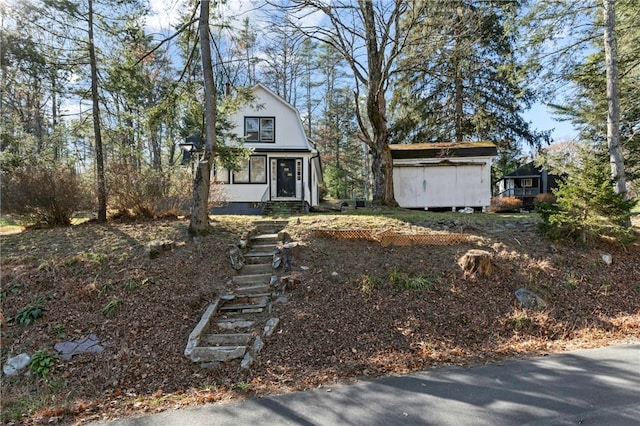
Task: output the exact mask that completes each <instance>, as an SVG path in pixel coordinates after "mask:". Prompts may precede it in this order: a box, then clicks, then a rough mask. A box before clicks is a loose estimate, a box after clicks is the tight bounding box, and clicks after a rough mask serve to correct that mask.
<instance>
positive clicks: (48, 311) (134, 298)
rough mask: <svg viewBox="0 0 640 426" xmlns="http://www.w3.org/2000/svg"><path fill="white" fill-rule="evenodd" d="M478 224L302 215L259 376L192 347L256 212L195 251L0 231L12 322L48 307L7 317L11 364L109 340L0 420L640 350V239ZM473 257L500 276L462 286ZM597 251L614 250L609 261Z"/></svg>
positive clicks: (124, 227) (176, 233) (6, 401)
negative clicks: (400, 237) (153, 254)
mask: <svg viewBox="0 0 640 426" xmlns="http://www.w3.org/2000/svg"><path fill="white" fill-rule="evenodd" d="M477 216H478V218H465V219H464V220H458V219H456V218H455V217H453V216H451V215H442V216H437V215H429V214H426V213H425V214H411V215H408V217H407V219H404V220H398V219H387V218H383V217H380V216H356V215H338V216H329V215H307V216H301V217H300V218H291V219H290V225H289V226H288V227H287V231H288V232H289V234H290V235H291V237H292V239H294V240H296V241H298V242H300V243H302V244H301V245H300V246H299V247H297V248H295V249H294V251H293V259H292V260H293V270H292V271H290V272H287V273H284V272H283V271H281V273H282V275H283V276H284V278H283V279H285V280H286V281H287V283H288V289H289V293H288V294H289V301H288V302H287V303H282V304H277V305H276V306H275V307H274V309H275V312H276V314H277V316H278V317H279V318H280V320H281V323H280V326H279V330H278V332H276V333H275V334H274V335H273V336H272V337H271V338H270V339H268V340H267V342H266V346H265V348H264V349H263V352H262V353H261V355H260V357H259V359H258V362H257V363H255V364H254V365H253V367H252V368H251V369H250V370H249V371H243V370H240V369H239V367H238V365H237V364H231V365H225V366H222V367H219V368H215V369H203V368H201V367H200V366H199V365H197V364H193V363H191V362H190V361H188V360H187V359H186V358H185V357H184V356H183V351H184V345H185V343H186V340H187V336H188V335H189V333H190V331H191V329H192V328H193V327H194V326H195V324H196V323H197V322H198V319H199V317H200V315H201V314H202V312H203V311H204V310H205V309H206V306H207V305H208V304H209V303H210V302H211V301H212V300H213V299H214V298H215V297H216V295H217V294H219V293H221V292H223V291H224V290H225V288H226V287H227V285H228V284H227V283H228V278H229V277H231V276H232V274H234V271H233V270H232V269H231V267H230V265H229V262H228V259H227V258H226V249H227V244H228V243H230V242H235V241H237V240H238V239H239V237H240V235H241V233H242V232H243V231H245V230H247V229H250V228H251V227H252V224H251V222H250V220H251V219H252V218H246V217H221V218H216V220H215V221H214V224H213V226H214V229H215V232H214V233H213V234H212V235H210V236H207V237H204V238H200V239H197V240H195V241H192V240H189V239H188V238H187V237H186V225H187V224H186V223H185V222H183V221H173V222H150V223H137V224H136V223H123V224H109V225H105V226H100V225H95V224H89V225H83V226H79V227H74V228H68V229H54V230H38V231H27V232H24V233H22V234H16V235H10V236H3V237H1V239H0V241H1V243H2V246H1V248H2V258H1V259H2V265H1V266H2V269H1V276H0V279H1V283H2V313H3V315H4V316H5V318H15V317H16V316H17V314H18V313H19V311H20V310H21V309H23V308H24V307H26V306H28V305H30V304H31V305H34V304H40V305H41V306H42V307H43V308H44V314H43V316H42V317H41V318H38V319H35V320H34V322H33V323H32V324H29V325H23V324H19V323H18V321H16V320H13V321H9V323H8V325H7V326H6V327H5V328H3V329H2V357H1V361H2V362H3V363H4V362H5V360H6V359H7V356H9V355H16V354H19V353H21V352H28V353H30V354H32V353H34V352H35V351H37V350H40V349H43V348H45V349H48V350H49V351H50V352H51V353H53V346H54V344H55V343H57V342H60V341H63V340H66V339H76V338H80V337H83V336H86V335H88V334H90V333H95V334H96V335H97V336H98V338H99V339H100V340H101V342H103V343H104V345H105V350H104V351H103V352H101V353H98V354H83V355H77V356H74V357H73V359H72V360H71V361H68V362H64V361H60V360H58V361H56V365H55V368H54V369H53V371H52V372H51V373H50V375H49V380H48V383H44V382H43V381H42V380H39V379H38V378H37V377H34V376H29V375H25V374H20V375H17V376H12V377H3V380H2V405H3V407H2V416H3V421H4V422H9V423H10V422H13V423H37V422H40V421H44V422H49V421H53V422H56V421H57V422H61V423H82V422H84V421H87V420H98V419H106V418H113V417H117V416H122V415H126V414H130V413H134V412H149V411H156V410H163V409H166V408H170V407H181V406H186V405H192V404H198V403H202V402H209V401H223V400H229V399H233V398H242V397H246V396H251V395H255V394H259V393H264V392H283V391H287V390H291V389H303V388H308V387H315V386H319V385H322V384H323V383H326V382H331V381H334V380H350V379H355V378H358V377H361V376H376V375H381V374H388V373H404V372H407V371H411V370H415V369H423V368H428V367H433V366H438V365H445V364H451V363H455V364H469V363H481V362H487V361H491V360H495V359H499V358H502V357H505V356H511V355H517V354H526V355H530V354H536V353H547V352H551V351H557V350H562V349H565V348H574V347H589V346H596V345H603V344H607V343H609V342H613V341H625V340H633V339H639V338H640V246H639V245H638V244H637V243H636V244H635V245H632V246H628V247H621V246H616V245H600V246H598V247H575V246H566V245H562V244H556V243H551V242H549V241H547V240H545V239H543V238H542V237H540V235H539V234H538V233H537V231H536V227H535V221H534V219H531V218H530V217H527V216H524V217H522V218H519V217H517V218H504V219H502V218H501V219H499V220H498V219H491V220H487V219H486V217H487V216H488V215H482V216H485V217H484V218H482V219H480V215H477ZM531 217H533V216H531ZM328 228H342V229H344V228H359V229H367V230H372V231H374V232H379V231H383V230H397V231H403V232H409V231H411V232H419V233H426V232H454V233H464V234H466V235H468V236H469V241H468V242H467V243H464V244H457V245H448V246H447V245H437V246H434V245H420V246H402V247H383V246H382V245H381V244H380V243H378V242H375V241H359V240H334V239H328V238H324V237H318V236H315V235H314V234H313V232H312V230H313V229H328ZM156 239H170V240H173V241H175V243H176V247H175V249H174V250H173V251H171V252H167V253H164V254H161V255H160V257H158V258H156V259H153V260H151V259H149V258H148V256H147V254H146V252H145V247H146V245H147V244H148V242H150V241H152V240H156ZM471 248H481V249H484V250H487V251H489V252H491V253H492V256H493V259H494V266H495V268H494V272H493V274H492V275H491V276H489V277H476V278H472V277H467V278H465V277H464V275H463V273H462V271H461V270H460V267H459V266H458V265H457V263H456V261H457V259H458V258H459V257H460V256H462V255H463V254H464V253H465V252H466V251H467V250H469V249H471ZM603 253H608V254H610V255H611V256H612V259H613V262H612V264H611V265H606V264H605V263H604V262H603V260H602V254H603ZM518 288H527V289H529V290H532V291H535V292H536V293H538V294H539V295H540V296H541V297H543V298H544V299H545V300H546V301H547V302H548V304H549V306H548V307H547V309H545V310H542V311H533V310H524V309H522V308H520V307H519V306H518V304H517V302H516V300H515V298H514V296H513V292H514V291H515V290H516V289H518ZM114 300H115V301H116V302H112V301H114ZM109 303H111V304H112V306H113V305H115V306H116V307H115V308H112V309H113V310H112V311H111V309H107V306H108V305H109Z"/></svg>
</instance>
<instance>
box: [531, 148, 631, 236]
mask: <svg viewBox="0 0 640 426" xmlns="http://www.w3.org/2000/svg"><path fill="white" fill-rule="evenodd" d="M607 158H608V156H607V155H606V153H603V152H597V151H596V150H591V149H586V148H582V150H581V151H580V153H579V157H578V162H576V163H568V164H566V165H565V171H566V175H565V177H564V178H563V179H562V180H561V181H560V183H559V187H558V189H557V190H556V191H555V192H554V195H555V196H556V199H557V201H556V205H555V206H554V207H553V208H551V209H548V208H546V209H545V208H543V209H539V211H540V212H541V213H542V216H543V220H544V221H543V224H542V229H543V231H545V232H546V233H547V235H549V236H550V237H551V238H554V239H565V238H566V239H573V240H576V241H581V242H583V243H587V242H590V241H593V240H595V239H597V238H598V237H600V236H603V235H604V236H609V237H613V238H615V239H617V240H619V241H623V242H626V241H629V240H630V238H632V237H633V232H632V231H630V230H629V229H627V228H626V227H625V226H624V225H625V223H626V222H627V221H628V220H629V218H630V213H629V211H630V209H631V208H632V207H633V206H634V205H635V204H636V201H632V200H626V199H625V197H624V194H618V193H616V192H615V190H614V181H615V179H614V178H612V177H611V172H610V169H609V167H608V166H609V164H608V162H607V161H606V160H607ZM546 207H548V206H546Z"/></svg>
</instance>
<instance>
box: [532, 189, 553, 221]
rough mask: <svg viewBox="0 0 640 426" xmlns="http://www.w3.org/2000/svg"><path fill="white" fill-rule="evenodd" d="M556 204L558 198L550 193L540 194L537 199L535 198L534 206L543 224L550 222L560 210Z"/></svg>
mask: <svg viewBox="0 0 640 426" xmlns="http://www.w3.org/2000/svg"><path fill="white" fill-rule="evenodd" d="M556 202H557V198H556V196H555V195H553V194H550V193H548V192H543V193H542V194H538V195H536V198H534V200H533V206H534V208H535V211H536V213H538V214H539V215H540V217H541V218H542V221H543V222H548V221H549V217H550V216H551V215H552V214H553V213H555V212H556V211H557V210H558V206H557V204H556Z"/></svg>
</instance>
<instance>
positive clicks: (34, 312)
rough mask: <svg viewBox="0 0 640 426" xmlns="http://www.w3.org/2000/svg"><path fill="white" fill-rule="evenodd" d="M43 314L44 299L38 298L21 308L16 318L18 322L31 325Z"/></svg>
mask: <svg viewBox="0 0 640 426" xmlns="http://www.w3.org/2000/svg"><path fill="white" fill-rule="evenodd" d="M43 314H44V307H43V306H42V300H37V301H36V302H34V303H30V304H28V305H27V306H25V307H24V308H22V309H20V310H19V311H18V313H17V314H16V317H15V320H16V322H17V323H18V324H22V325H29V324H31V323H33V322H35V321H36V320H37V319H38V318H40V317H42V315H43Z"/></svg>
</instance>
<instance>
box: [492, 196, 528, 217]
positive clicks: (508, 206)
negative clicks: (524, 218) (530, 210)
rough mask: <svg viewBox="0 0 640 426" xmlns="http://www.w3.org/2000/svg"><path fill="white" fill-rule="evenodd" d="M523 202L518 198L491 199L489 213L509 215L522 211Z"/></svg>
mask: <svg viewBox="0 0 640 426" xmlns="http://www.w3.org/2000/svg"><path fill="white" fill-rule="evenodd" d="M521 207H522V200H521V199H520V198H516V197H491V205H489V212H491V213H508V212H515V211H518V210H520V208H521Z"/></svg>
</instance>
